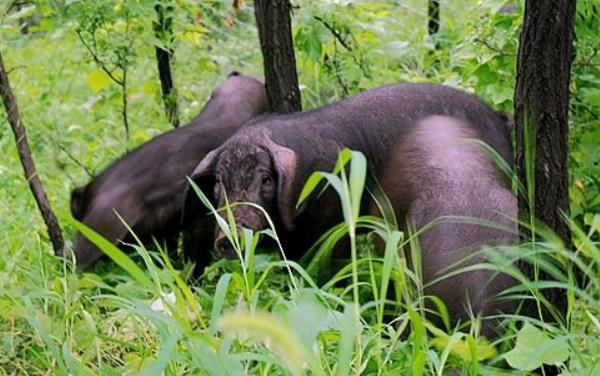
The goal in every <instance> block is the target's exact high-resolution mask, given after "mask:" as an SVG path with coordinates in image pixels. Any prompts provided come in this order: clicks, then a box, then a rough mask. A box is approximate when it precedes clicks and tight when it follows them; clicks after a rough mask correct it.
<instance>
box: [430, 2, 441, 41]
mask: <svg viewBox="0 0 600 376" xmlns="http://www.w3.org/2000/svg"><path fill="white" fill-rule="evenodd" d="M427 17H428V21H427V33H428V34H429V37H430V38H432V39H435V37H436V34H437V33H438V31H439V30H440V0H429V4H428V5H427ZM435 46H436V48H438V43H437V42H435Z"/></svg>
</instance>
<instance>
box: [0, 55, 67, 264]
mask: <svg viewBox="0 0 600 376" xmlns="http://www.w3.org/2000/svg"><path fill="white" fill-rule="evenodd" d="M0 96H1V97H2V101H3V102H4V107H5V108H6V113H7V115H8V122H9V123H10V126H11V128H12V131H13V133H14V135H15V142H16V145H17V150H18V152H19V159H20V161H21V166H23V172H24V173H25V179H26V180H27V182H28V183H29V189H31V193H32V194H33V198H34V199H35V202H36V204H37V206H38V209H39V210H40V213H41V215H42V218H43V220H44V223H45V224H46V228H47V230H48V235H49V236H50V241H51V242H52V246H53V248H54V253H55V254H57V255H62V254H63V253H64V240H63V236H62V231H61V229H60V225H59V223H58V219H57V218H56V215H55V214H54V212H53V211H52V207H51V205H50V201H49V200H48V196H47V195H46V191H45V190H44V187H43V185H42V181H41V180H40V177H39V176H38V175H37V173H36V170H35V163H34V161H33V157H32V155H31V150H30V149H29V144H28V142H27V135H26V132H25V126H24V125H23V123H22V121H21V116H20V115H19V109H18V107H17V101H16V99H15V97H14V94H13V92H12V89H11V87H10V82H9V81H8V74H7V73H6V69H5V68H4V61H3V60H2V54H1V53H0Z"/></svg>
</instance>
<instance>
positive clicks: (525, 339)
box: [505, 322, 570, 371]
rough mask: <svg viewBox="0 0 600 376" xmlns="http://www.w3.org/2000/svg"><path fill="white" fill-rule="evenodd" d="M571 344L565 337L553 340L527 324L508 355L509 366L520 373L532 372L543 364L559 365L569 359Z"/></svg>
mask: <svg viewBox="0 0 600 376" xmlns="http://www.w3.org/2000/svg"><path fill="white" fill-rule="evenodd" d="M569 355H570V352H569V344H568V342H567V339H566V338H564V337H557V338H554V339H551V338H550V337H549V336H548V335H547V334H546V333H545V332H543V331H541V330H540V329H538V328H537V327H536V326H534V325H532V324H530V323H528V322H526V323H525V325H523V328H521V330H520V331H519V333H517V342H516V344H515V347H514V349H512V350H511V351H509V352H508V353H506V355H505V358H506V361H507V362H508V364H509V365H510V366H511V367H512V368H515V369H518V370H520V371H532V370H534V369H536V368H539V367H541V366H542V365H543V364H551V365H558V364H561V363H564V362H565V361H566V360H567V359H569Z"/></svg>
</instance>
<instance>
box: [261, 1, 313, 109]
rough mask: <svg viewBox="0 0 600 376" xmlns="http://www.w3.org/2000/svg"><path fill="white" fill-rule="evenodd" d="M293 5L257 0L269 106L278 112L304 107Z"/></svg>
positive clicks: (284, 2) (286, 2)
mask: <svg viewBox="0 0 600 376" xmlns="http://www.w3.org/2000/svg"><path fill="white" fill-rule="evenodd" d="M291 8H292V6H291V4H290V1H289V0H255V1H254V14H255V16H256V25H257V27H258V36H259V38H260V47H261V50H262V55H263V65H264V70H265V87H266V89H267V96H268V98H269V108H270V110H271V111H272V112H278V113H287V112H295V111H300V110H301V109H302V103H301V98H300V89H299V88H298V74H297V72H296V57H295V55H294V43H293V40H292V21H291Z"/></svg>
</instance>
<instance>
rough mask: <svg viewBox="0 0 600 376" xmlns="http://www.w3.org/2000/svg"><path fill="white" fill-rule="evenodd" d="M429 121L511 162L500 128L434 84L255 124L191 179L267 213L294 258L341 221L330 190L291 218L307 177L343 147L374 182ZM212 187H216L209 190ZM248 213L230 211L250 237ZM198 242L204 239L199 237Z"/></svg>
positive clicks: (253, 217) (254, 223)
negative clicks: (467, 134)
mask: <svg viewBox="0 0 600 376" xmlns="http://www.w3.org/2000/svg"><path fill="white" fill-rule="evenodd" d="M432 115H441V116H451V117H455V118H457V119H461V120H465V121H467V122H469V124H472V126H473V127H474V128H475V130H476V131H477V132H478V134H480V135H481V139H482V141H484V142H486V143H487V144H488V145H490V146H491V147H493V148H494V149H495V150H496V151H497V152H498V153H499V154H500V155H501V156H502V157H503V158H504V159H505V160H507V161H510V160H511V158H512V149H511V144H510V138H509V129H508V127H507V126H506V124H505V121H504V120H503V119H502V117H500V116H499V115H498V114H497V113H495V112H494V111H493V110H492V109H490V108H489V107H488V106H487V105H486V104H484V103H483V102H481V101H480V100H479V99H477V98H476V97H474V96H472V95H469V94H467V93H464V92H462V91H459V90H456V89H452V88H449V87H446V86H442V85H431V84H400V85H388V86H383V87H380V88H377V89H373V90H369V91H366V92H364V93H361V94H358V95H356V96H354V97H351V98H349V99H347V100H344V101H342V102H338V103H334V104H331V105H328V106H325V107H322V108H318V109H315V110H310V111H306V112H302V113H297V114H290V115H267V116H263V117H261V118H258V119H256V120H255V121H253V122H252V124H250V125H249V126H248V127H245V128H244V129H242V130H240V131H239V132H237V133H236V134H235V135H234V136H232V137H231V138H230V139H229V140H227V142H226V143H225V144H224V145H223V146H221V147H220V148H218V149H217V150H215V151H213V152H211V153H210V154H209V155H207V157H206V158H204V159H203V160H202V162H201V163H200V164H199V165H198V167H196V170H195V171H194V173H193V176H192V178H193V179H195V180H196V181H197V182H198V183H199V184H200V185H201V186H202V187H201V188H203V189H204V191H205V192H216V193H219V192H218V191H219V190H220V189H221V187H222V188H224V189H225V193H226V194H227V195H228V198H229V202H235V201H236V200H246V201H252V202H255V203H258V204H260V205H263V206H266V207H268V208H270V209H269V210H270V211H269V214H270V215H271V217H272V218H273V220H274V221H275V223H276V224H277V225H278V232H279V234H280V235H282V239H283V240H284V242H285V243H287V244H286V246H287V247H286V248H285V249H286V251H287V252H288V253H289V256H290V257H293V258H294V257H295V258H297V257H299V256H301V255H302V254H303V252H304V251H306V250H307V249H308V247H309V246H310V245H311V244H312V243H313V242H314V241H315V240H316V239H317V238H318V237H319V236H320V235H321V234H322V233H323V232H324V231H325V230H327V229H329V228H330V227H331V226H333V225H335V224H337V223H339V222H340V221H341V217H340V206H339V203H338V199H337V197H336V196H335V194H334V193H333V192H332V191H331V190H328V191H327V192H326V193H325V194H323V195H321V196H320V198H314V199H312V200H311V201H310V202H309V203H308V204H306V205H303V207H302V210H300V211H298V212H296V210H295V205H296V202H297V199H298V196H299V193H300V190H301V189H302V187H303V184H304V183H305V182H306V180H307V179H308V177H309V176H310V175H311V174H312V173H313V172H315V171H331V170H332V168H333V166H334V164H335V161H336V159H337V156H338V153H339V151H340V150H341V149H342V148H344V147H346V148H350V149H353V150H359V151H361V152H362V153H364V154H365V156H366V158H367V161H368V166H369V169H370V171H371V175H372V176H378V175H379V174H378V173H379V172H380V171H381V169H382V168H383V166H384V164H385V162H386V160H387V159H388V158H389V157H390V152H391V150H392V148H393V146H394V145H395V144H396V143H397V142H398V140H400V139H402V138H403V137H404V136H406V135H407V134H408V133H409V132H410V131H411V130H412V129H413V128H414V127H415V126H416V124H417V121H418V120H420V119H423V118H425V117H427V116H432ZM263 170H264V171H270V173H269V174H265V173H263ZM258 175H269V176H264V177H265V181H266V182H267V183H268V184H267V185H270V186H272V185H273V184H275V183H276V185H277V187H276V188H277V189H275V194H274V195H272V194H271V195H270V197H264V196H265V195H264V194H263V193H264V192H263V187H262V186H261V184H260V182H251V180H252V179H254V177H256V176H258ZM215 184H217V185H218V187H219V188H217V189H215V188H214V187H215ZM244 185H246V186H244ZM251 185H252V186H251ZM271 190H272V189H271V188H269V189H268V191H269V192H270V191H271ZM239 193H244V195H242V196H240V195H239ZM223 198H224V197H222V196H221V197H217V198H216V199H215V203H217V204H222V203H223V202H224V200H223ZM187 211H188V212H193V211H194V210H187ZM253 211H254V209H252V208H248V207H239V208H234V212H236V213H237V215H236V219H237V220H238V224H241V225H243V226H245V227H248V228H252V229H255V230H256V229H261V228H264V227H265V226H266V221H265V220H264V218H263V219H261V216H260V215H258V214H256V212H253ZM186 216H189V215H186ZM203 235H204V236H211V235H210V234H207V233H206V232H203ZM216 235H217V237H219V234H218V233H217V234H216ZM207 241H209V240H207V239H204V240H203V241H202V242H200V243H202V244H206V242H207ZM193 252H203V250H201V249H198V250H195V251H193Z"/></svg>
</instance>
